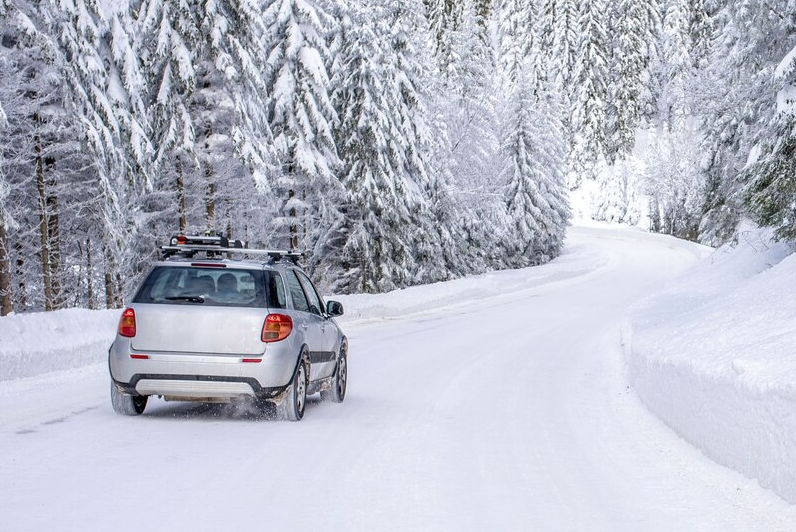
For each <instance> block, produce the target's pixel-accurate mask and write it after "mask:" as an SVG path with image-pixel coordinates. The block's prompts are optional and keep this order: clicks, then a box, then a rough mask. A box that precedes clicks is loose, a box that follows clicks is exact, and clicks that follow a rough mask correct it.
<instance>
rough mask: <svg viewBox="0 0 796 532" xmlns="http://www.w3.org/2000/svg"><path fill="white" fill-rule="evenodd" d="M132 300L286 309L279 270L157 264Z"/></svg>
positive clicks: (137, 301) (138, 301) (167, 303)
mask: <svg viewBox="0 0 796 532" xmlns="http://www.w3.org/2000/svg"><path fill="white" fill-rule="evenodd" d="M280 288H281V294H280ZM280 296H281V297H280ZM280 300H281V301H280ZM133 301H134V302H135V303H159V304H164V305H209V306H216V307H255V308H265V307H268V308H285V303H284V285H283V284H282V278H281V276H280V275H279V274H278V273H277V272H274V271H262V270H243V269H235V268H201V267H191V266H185V267H182V266H158V267H156V268H155V269H154V270H152V273H150V274H149V276H148V277H147V278H146V281H144V284H143V285H142V286H141V289H140V290H139V291H138V293H137V294H136V295H135V298H134V299H133Z"/></svg>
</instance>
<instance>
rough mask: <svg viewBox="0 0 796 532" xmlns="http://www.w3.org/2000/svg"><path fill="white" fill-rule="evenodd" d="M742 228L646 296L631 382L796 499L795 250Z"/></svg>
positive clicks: (711, 451)
mask: <svg viewBox="0 0 796 532" xmlns="http://www.w3.org/2000/svg"><path fill="white" fill-rule="evenodd" d="M792 252H793V250H792V249H791V248H790V247H789V246H788V245H786V244H783V243H772V241H771V238H770V235H769V234H768V233H766V232H763V231H749V232H744V233H742V235H741V237H740V241H739V243H738V245H737V246H732V247H731V246H727V247H723V248H721V249H719V250H717V251H716V252H715V253H714V254H713V255H711V256H710V257H709V258H708V259H706V260H705V261H703V262H702V263H700V264H699V265H698V266H697V267H696V268H694V269H693V270H691V271H690V272H688V273H687V274H686V275H684V276H683V277H682V278H680V279H678V280H676V281H674V282H672V283H671V284H670V285H669V286H668V287H667V288H666V289H665V290H664V291H663V292H661V293H660V294H657V295H655V296H653V297H652V298H650V299H648V300H647V301H644V302H643V303H640V304H639V305H638V306H637V307H636V308H635V309H634V310H633V311H632V313H631V319H630V323H629V327H628V329H627V330H626V335H625V336H626V340H627V341H626V345H627V347H628V350H627V356H628V364H629V367H630V371H629V377H630V381H631V384H632V385H633V387H634V388H635V389H636V391H637V392H638V393H639V395H640V396H641V398H642V399H643V401H644V402H645V403H646V404H647V406H648V407H649V409H650V410H652V411H653V412H655V413H656V414H657V415H658V416H660V417H661V418H662V419H663V420H664V421H665V422H666V423H667V424H668V425H670V426H671V427H672V428H673V429H674V430H675V431H676V432H678V433H679V434H681V435H682V436H683V437H684V438H685V439H687V440H688V441H690V442H692V443H693V444H695V445H696V446H698V447H699V448H700V449H702V450H703V451H704V452H705V454H707V455H708V456H710V457H711V458H713V459H715V460H716V461H718V462H720V463H722V464H725V465H728V466H730V467H732V468H734V469H737V470H738V471H741V472H743V473H744V474H746V475H748V476H750V477H752V478H756V479H758V480H759V481H760V483H761V484H762V485H763V486H766V487H768V488H771V489H772V490H774V491H775V492H776V493H778V494H780V495H781V496H782V497H784V498H785V499H787V500H788V501H790V502H792V503H796V414H795V413H796V356H794V355H795V354H796V353H794V348H795V347H796V318H794V317H795V316H796V287H794V284H793V280H794V279H796V255H793V254H792Z"/></svg>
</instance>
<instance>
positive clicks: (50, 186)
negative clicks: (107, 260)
mask: <svg viewBox="0 0 796 532" xmlns="http://www.w3.org/2000/svg"><path fill="white" fill-rule="evenodd" d="M44 169H45V178H46V189H47V197H46V202H47V243H48V246H49V256H50V287H51V288H52V298H53V299H52V307H53V309H54V310H58V309H61V308H63V306H64V293H63V290H62V289H61V226H60V222H59V212H58V195H57V193H56V192H55V189H56V187H57V185H58V182H57V180H56V179H57V178H56V175H55V159H53V158H51V157H47V158H45V159H44Z"/></svg>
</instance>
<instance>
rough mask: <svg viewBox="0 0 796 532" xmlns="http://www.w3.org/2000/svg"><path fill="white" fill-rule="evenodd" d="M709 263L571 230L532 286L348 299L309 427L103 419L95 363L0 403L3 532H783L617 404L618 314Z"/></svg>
mask: <svg viewBox="0 0 796 532" xmlns="http://www.w3.org/2000/svg"><path fill="white" fill-rule="evenodd" d="M701 253H702V251H701V250H700V249H699V248H697V247H695V246H692V245H689V244H686V243H683V242H679V241H676V240H673V239H669V238H663V237H657V236H652V235H648V234H645V233H640V232H634V231H613V230H606V229H584V228H576V229H573V230H571V232H570V236H569V240H568V245H567V251H566V253H565V255H564V256H563V257H561V258H560V259H559V260H557V261H555V262H553V263H552V264H549V265H546V266H543V267H540V268H532V269H528V270H522V271H514V272H503V273H495V274H490V275H485V276H481V277H478V278H474V279H467V280H461V281H454V282H453V283H444V284H440V285H434V286H429V287H418V288H415V289H411V290H407V291H403V292H398V293H394V294H392V295H391V294H388V295H385V296H370V297H365V296H362V297H360V296H352V297H350V298H347V299H346V303H347V306H348V308H349V310H350V312H349V320H348V322H347V323H346V324H345V328H346V330H347V333H348V335H349V338H350V368H351V369H350V388H349V390H348V397H347V398H346V401H345V403H343V404H342V405H333V404H326V403H320V402H317V401H314V402H311V403H310V404H309V405H308V409H307V413H306V416H305V418H304V420H303V421H302V422H300V423H286V422H277V421H273V420H269V419H265V418H262V417H259V416H258V415H257V414H254V413H249V412H246V411H245V410H244V409H234V408H231V407H220V406H204V405H192V404H183V403H165V402H162V401H152V402H151V403H150V406H149V407H148V410H147V412H146V413H145V414H144V415H143V416H141V417H139V418H124V417H120V416H116V415H114V414H113V412H112V411H111V407H110V404H109V400H108V381H107V374H106V369H105V368H104V367H103V366H102V365H101V364H97V365H94V366H88V367H86V368H83V369H79V370H68V371H62V372H60V373H55V374H50V375H47V376H39V377H31V378H28V379H23V380H17V381H9V382H5V383H0V401H2V408H0V530H3V531H16V530H37V531H38V530H81V531H86V530H109V529H112V528H119V527H122V528H132V527H134V526H135V527H140V528H142V529H146V530H191V531H198V530H214V531H216V530H243V529H247V530H251V529H256V530H276V529H278V528H282V529H289V530H310V529H321V530H341V531H351V530H433V531H438V530H439V531H447V530H450V531H457V532H458V531H461V530H478V531H483V530H506V531H514V530H517V531H519V530H532V531H539V532H557V531H561V532H572V531H580V530H582V531H589V532H600V531H606V532H621V531H632V532H654V531H677V532H683V531H694V532H697V531H699V532H710V531H720V532H730V531H739V532H751V531H761V532H762V531H765V532H777V531H786V530H787V531H792V530H795V529H796V511H794V508H793V507H791V506H789V505H788V504H786V503H785V502H784V501H782V500H781V499H779V498H777V497H776V496H774V495H773V494H772V493H770V492H768V491H766V490H763V489H761V488H760V487H758V486H757V485H756V484H755V483H754V482H751V481H749V480H747V479H745V478H744V477H742V476H740V475H738V474H736V473H734V472H732V471H730V470H728V469H725V468H722V467H720V466H718V465H716V464H714V463H713V462H711V461H709V460H708V459H706V458H704V457H703V456H702V455H701V454H699V452H698V451H696V450H695V449H694V448H692V447H691V446H689V445H688V444H686V443H685V442H683V441H682V440H680V439H679V438H678V437H677V436H676V435H674V433H672V432H671V431H670V430H669V429H667V428H666V427H664V426H663V424H662V423H660V422H659V421H657V419H656V418H654V417H653V416H651V415H650V414H649V413H648V412H647V411H646V410H645V409H644V407H643V406H641V404H640V403H639V401H638V400H637V398H636V397H635V395H634V394H633V393H632V390H630V389H628V387H627V384H626V380H625V378H624V375H623V372H624V369H623V362H622V354H621V345H620V324H621V321H622V317H623V314H624V312H625V311H626V309H627V307H628V306H629V305H631V304H632V303H633V302H635V301H637V300H638V299H639V298H641V297H643V296H645V295H647V294H649V293H651V292H652V291H654V290H656V289H658V288H660V287H661V286H662V284H663V283H664V282H665V281H666V280H667V279H669V278H671V277H672V276H674V275H676V274H677V273H679V272H680V271H682V270H684V269H685V268H687V267H688V266H689V265H691V264H693V263H694V262H695V261H696V260H697V258H698V257H699V256H700V255H701ZM457 283H458V284H457ZM457 287H458V288H457ZM424 302H425V303H424ZM368 308H370V309H376V308H381V309H382V310H383V312H381V313H380V314H379V315H380V316H387V315H390V316H392V317H390V318H383V319H374V312H368V310H367V309H368ZM401 309H403V312H402V311H401ZM407 309H409V310H412V311H413V312H411V313H406V311H407ZM351 316H353V317H351ZM364 318H367V319H364Z"/></svg>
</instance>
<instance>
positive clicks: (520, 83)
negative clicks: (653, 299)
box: [501, 0, 569, 267]
mask: <svg viewBox="0 0 796 532" xmlns="http://www.w3.org/2000/svg"><path fill="white" fill-rule="evenodd" d="M504 9H505V10H506V11H504V13H503V16H502V19H501V43H502V50H501V51H502V54H503V65H504V68H505V69H506V70H507V73H506V79H507V80H508V81H509V85H508V93H509V98H508V103H507V111H506V114H505V117H506V123H505V125H504V138H503V139H502V148H503V154H504V163H503V169H502V172H501V179H502V181H503V182H504V183H506V185H507V188H506V193H505V194H506V195H505V201H506V213H507V223H508V225H509V229H508V230H507V231H506V232H505V235H506V241H505V242H504V246H503V247H504V249H505V260H506V264H507V265H509V266H511V267H524V266H528V265H532V264H539V263H542V262H546V261H548V260H550V259H552V258H554V257H555V256H557V255H558V253H559V252H560V250H561V246H562V244H563V239H564V233H565V231H566V226H567V223H568V220H569V205H568V199H567V194H566V187H565V184H564V179H565V177H564V167H565V166H564V165H565V150H564V146H565V144H564V134H563V129H562V125H561V122H560V121H559V119H558V117H559V116H560V114H559V113H560V111H559V109H556V107H555V105H554V102H555V99H554V97H553V95H552V94H551V93H550V91H548V90H546V89H547V86H546V84H545V83H544V82H543V80H541V79H540V76H543V75H544V74H543V73H542V72H541V71H540V69H539V65H540V61H539V59H538V58H539V57H541V55H542V48H541V46H542V40H541V39H540V38H539V36H538V34H535V33H534V32H533V31H527V30H526V32H525V33H524V34H523V33H521V32H518V31H517V29H518V28H520V27H523V26H522V25H523V24H528V23H529V22H532V21H534V20H535V10H534V6H533V5H531V4H530V3H527V2H525V1H524V0H513V1H511V2H508V3H507V4H505V5H504ZM537 28H538V26H537Z"/></svg>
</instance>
